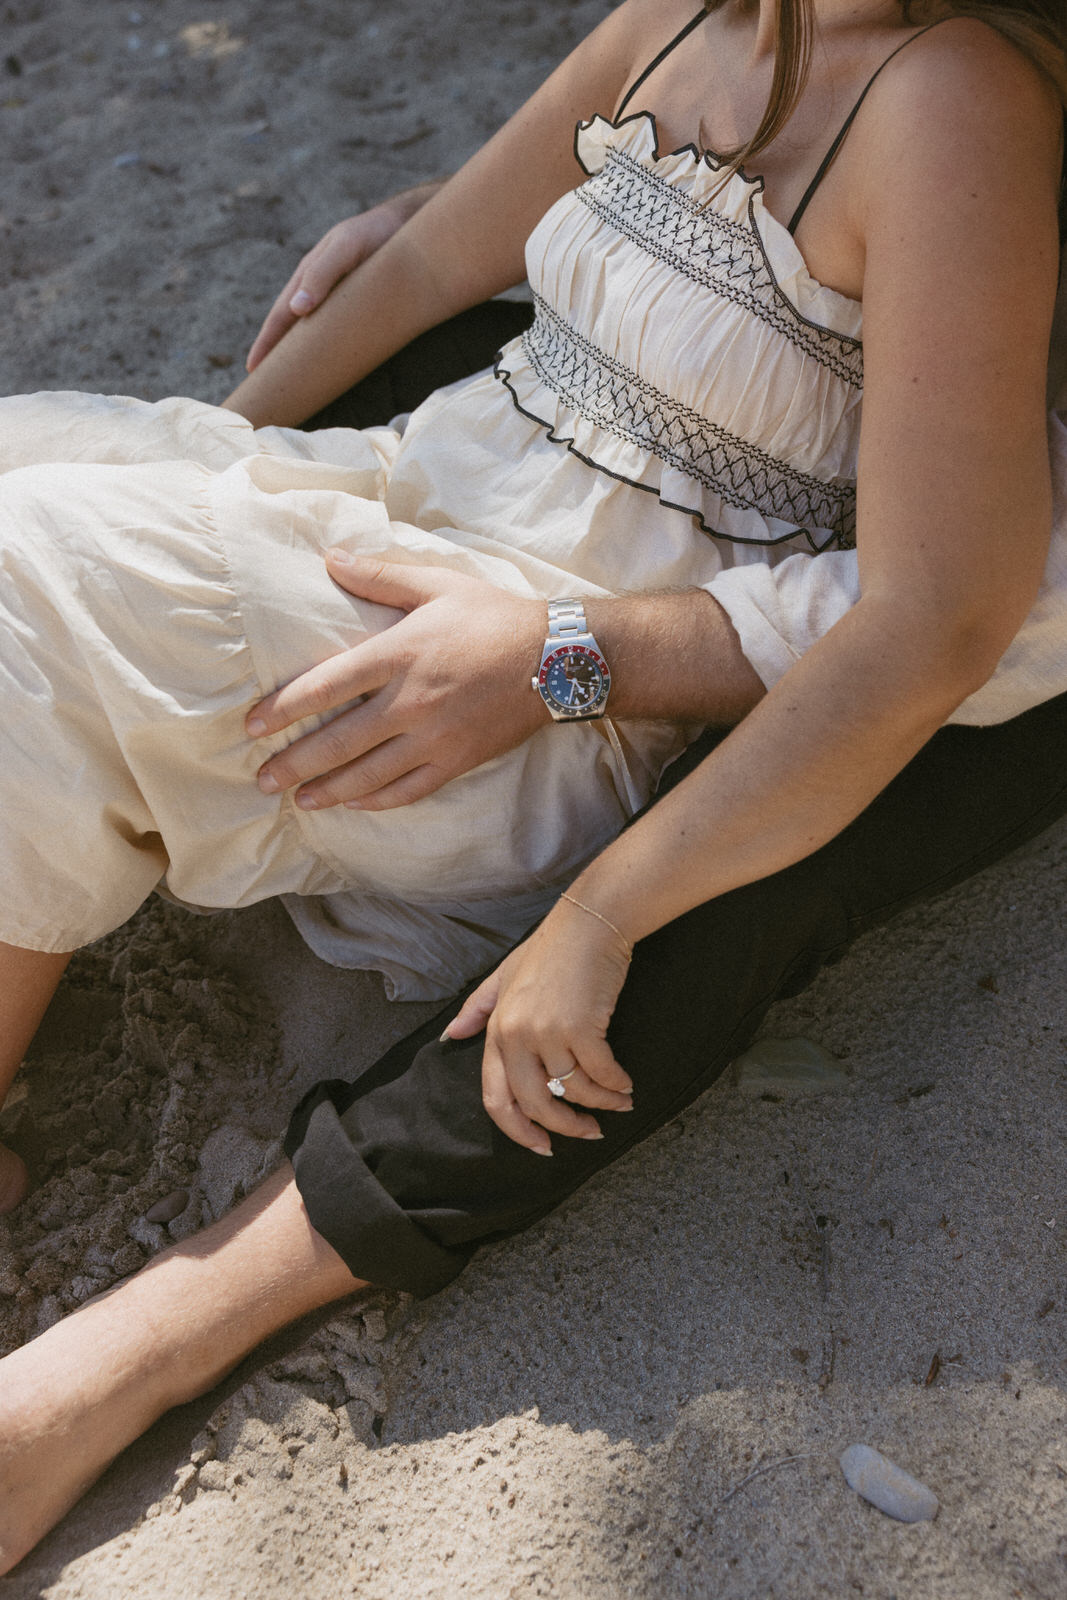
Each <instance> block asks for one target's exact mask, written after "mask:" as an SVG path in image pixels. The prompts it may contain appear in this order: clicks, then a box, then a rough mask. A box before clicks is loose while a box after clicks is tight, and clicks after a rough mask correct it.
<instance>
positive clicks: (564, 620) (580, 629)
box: [531, 600, 611, 722]
mask: <svg viewBox="0 0 1067 1600" xmlns="http://www.w3.org/2000/svg"><path fill="white" fill-rule="evenodd" d="M531 683H532V684H533V687H534V688H535V689H536V690H537V692H538V694H539V695H540V696H541V699H542V700H543V701H544V702H545V705H546V706H547V707H548V709H549V713H550V715H551V716H552V718H553V720H554V721H556V722H577V721H589V720H590V719H592V718H593V717H602V716H603V715H604V707H605V705H606V704H607V699H608V690H609V689H610V688H611V672H610V671H609V669H608V664H607V662H606V661H605V660H604V656H603V654H602V652H601V649H600V646H599V645H598V644H597V642H596V640H595V639H594V638H593V635H592V634H591V633H590V632H589V627H588V624H587V623H586V620H585V610H584V608H583V606H582V602H581V601H580V600H550V601H549V602H548V638H547V639H546V640H545V647H544V649H543V650H542V651H541V664H540V666H539V667H538V669H537V671H536V673H535V674H534V676H533V678H532V679H531Z"/></svg>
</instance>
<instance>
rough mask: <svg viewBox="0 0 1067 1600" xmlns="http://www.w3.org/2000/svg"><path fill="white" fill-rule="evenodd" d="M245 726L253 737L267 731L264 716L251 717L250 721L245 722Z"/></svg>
mask: <svg viewBox="0 0 1067 1600" xmlns="http://www.w3.org/2000/svg"><path fill="white" fill-rule="evenodd" d="M245 727H246V728H247V729H248V731H249V733H250V734H251V735H252V737H253V739H258V738H259V736H260V734H261V733H266V731H267V724H266V723H265V722H264V721H263V718H262V717H249V719H248V721H247V722H246V723H245Z"/></svg>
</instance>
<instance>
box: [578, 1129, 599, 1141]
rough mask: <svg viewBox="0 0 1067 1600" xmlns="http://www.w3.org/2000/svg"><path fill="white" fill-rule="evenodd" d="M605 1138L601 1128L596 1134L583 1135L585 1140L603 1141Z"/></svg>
mask: <svg viewBox="0 0 1067 1600" xmlns="http://www.w3.org/2000/svg"><path fill="white" fill-rule="evenodd" d="M603 1137H604V1134H603V1131H602V1130H601V1129H600V1128H598V1129H597V1130H596V1132H595V1133H583V1134H582V1138H583V1139H602V1138H603Z"/></svg>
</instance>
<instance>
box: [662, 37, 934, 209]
mask: <svg viewBox="0 0 1067 1600" xmlns="http://www.w3.org/2000/svg"><path fill="white" fill-rule="evenodd" d="M951 20H952V19H951V17H939V18H938V20H937V21H936V22H931V23H928V24H927V26H926V27H925V28H920V29H919V31H918V33H913V34H912V36H911V38H910V39H905V40H904V43H903V44H898V45H897V47H896V49H895V50H892V51H890V53H889V55H887V56H886V58H885V60H884V61H883V62H882V64H881V66H880V67H876V68H875V70H874V71H873V72H872V73H871V76H870V77H869V78H868V80H867V83H866V85H865V86H864V89H863V91H862V93H861V94H860V97H859V99H858V100H857V101H856V104H855V105H854V106H853V107H852V110H851V111H850V112H849V114H848V116H847V117H846V118H845V120H844V122H843V123H842V125H841V128H840V130H839V131H838V135H837V138H836V139H835V140H834V142H833V144H832V145H831V146H830V148H829V150H827V152H826V154H825V155H824V156H823V158H822V160H821V161H820V162H819V168H818V171H817V172H816V174H815V176H814V178H812V180H811V182H810V183H809V184H808V187H807V188H806V189H805V190H804V193H803V194H802V195H801V197H800V204H799V205H798V206H797V208H796V210H795V211H794V212H793V215H792V216H791V217H790V219H789V223H788V227H789V232H790V233H795V232H796V231H797V228H798V227H799V225H800V219H801V217H802V216H803V215H804V213H805V211H806V210H807V209H808V206H809V205H810V203H811V199H812V196H813V195H814V193H815V191H816V189H817V188H818V187H819V185H820V183H821V182H822V180H823V179H824V178H825V176H826V174H827V173H828V172H829V170H830V168H831V166H832V165H833V162H834V158H835V156H836V155H837V152H838V151H839V150H840V148H841V146H842V145H843V144H844V142H845V135H846V134H847V133H848V130H849V129H850V128H851V126H852V124H853V123H854V122H855V120H856V114H857V112H858V111H859V108H860V106H861V105H862V104H863V102H864V101H865V100H866V98H867V96H868V95H869V94H870V92H871V90H872V89H873V88H874V85H875V82H876V80H877V78H878V76H879V74H880V73H882V72H884V71H885V69H886V67H888V65H889V63H890V62H891V61H892V59H893V57H894V56H898V55H899V54H900V52H901V51H902V50H906V49H907V48H908V45H909V44H914V43H915V40H916V39H921V38H922V36H923V34H924V33H929V32H930V30H931V29H932V28H939V27H940V26H941V23H942V22H950V21H951ZM638 82H640V79H638ZM636 87H637V85H636V84H635V85H634V88H636Z"/></svg>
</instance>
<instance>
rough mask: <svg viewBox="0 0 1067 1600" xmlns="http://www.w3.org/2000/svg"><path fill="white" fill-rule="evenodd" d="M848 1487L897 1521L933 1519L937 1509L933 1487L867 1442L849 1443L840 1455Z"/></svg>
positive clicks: (930, 1520)
mask: <svg viewBox="0 0 1067 1600" xmlns="http://www.w3.org/2000/svg"><path fill="white" fill-rule="evenodd" d="M840 1461H841V1471H842V1472H843V1473H844V1474H845V1482H846V1483H847V1484H848V1486H849V1488H850V1489H855V1491H856V1493H857V1494H858V1495H862V1496H863V1498H864V1500H869V1501H870V1503H871V1505H872V1506H875V1507H877V1509H878V1510H879V1511H884V1512H885V1514H886V1516H887V1517H896V1519H897V1521H898V1522H932V1521H933V1519H934V1518H935V1517H936V1516H937V1513H938V1510H939V1509H940V1506H939V1502H938V1498H937V1496H936V1494H935V1493H934V1491H933V1490H932V1489H928V1488H927V1487H926V1485H925V1483H920V1482H919V1480H918V1478H913V1477H912V1475H911V1473H910V1472H905V1471H904V1468H903V1467H898V1466H897V1464H896V1462H895V1461H890V1460H889V1458H888V1456H883V1455H882V1454H881V1453H880V1452H879V1451H877V1450H872V1448H871V1446H870V1445H869V1444H850V1445H849V1447H848V1449H847V1450H845V1451H844V1452H843V1453H842V1455H841V1458H840Z"/></svg>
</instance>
